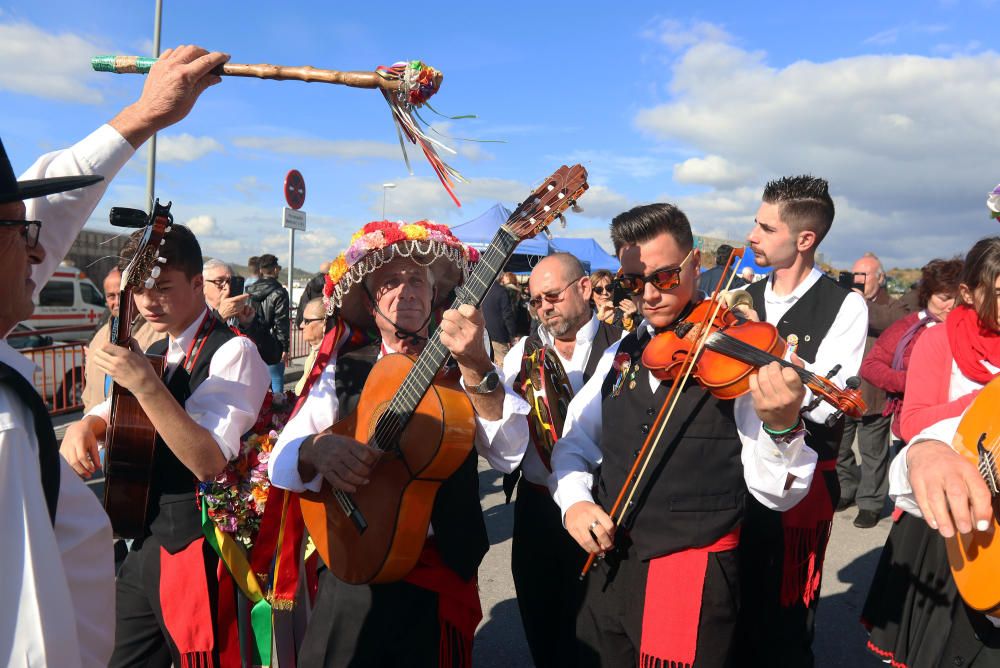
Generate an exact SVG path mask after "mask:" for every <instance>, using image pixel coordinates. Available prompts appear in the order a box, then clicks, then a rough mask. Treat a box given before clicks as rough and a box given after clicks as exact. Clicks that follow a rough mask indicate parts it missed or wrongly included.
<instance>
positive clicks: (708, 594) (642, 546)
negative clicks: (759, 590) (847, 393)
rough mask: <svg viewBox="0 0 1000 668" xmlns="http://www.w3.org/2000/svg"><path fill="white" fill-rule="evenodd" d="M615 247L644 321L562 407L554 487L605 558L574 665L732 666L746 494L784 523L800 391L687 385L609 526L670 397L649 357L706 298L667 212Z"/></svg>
mask: <svg viewBox="0 0 1000 668" xmlns="http://www.w3.org/2000/svg"><path fill="white" fill-rule="evenodd" d="M611 238H612V241H613V242H614V245H615V251H616V253H617V255H618V259H619V260H620V261H621V264H622V274H623V276H622V278H621V284H622V285H623V287H625V288H627V289H628V290H630V291H631V292H632V293H633V294H634V295H635V296H637V297H639V298H640V299H641V311H642V313H643V315H644V317H645V320H643V322H642V323H640V325H639V327H638V328H637V329H636V331H635V332H633V333H631V334H629V335H628V336H626V337H625V338H623V339H622V340H621V341H620V342H618V343H616V344H614V345H612V346H610V347H609V348H608V349H607V350H606V351H605V353H604V355H603V356H602V358H601V361H600V362H599V363H598V365H597V368H596V369H595V371H594V374H593V377H592V378H591V380H590V381H589V382H588V383H587V384H586V385H584V386H583V389H581V390H580V392H579V393H578V394H577V395H576V396H575V397H574V398H573V401H572V402H571V403H570V405H569V410H568V415H567V418H566V426H565V429H564V432H563V437H562V439H561V440H559V441H558V442H557V443H556V445H555V449H554V451H553V454H552V469H553V475H552V477H551V479H550V488H551V489H552V490H553V497H554V498H555V500H556V502H557V503H558V504H559V507H560V509H561V511H562V513H563V522H564V525H565V527H566V530H567V531H568V532H569V533H570V535H571V536H572V537H573V538H574V539H575V540H576V542H577V543H579V545H580V546H581V547H582V548H583V549H584V550H586V551H587V552H589V553H592V554H599V555H603V559H600V560H598V561H597V562H596V563H597V564H598V565H597V567H596V568H595V569H594V570H592V571H591V572H590V573H589V575H587V582H586V592H585V594H584V602H583V607H582V609H581V611H580V615H579V617H578V618H577V636H578V654H577V657H576V658H577V665H579V666H628V665H632V666H634V665H654V664H655V665H664V666H667V665H694V666H699V667H715V666H719V667H721V666H729V665H734V664H735V663H738V661H737V655H736V654H735V651H734V643H735V638H736V619H737V612H738V598H737V597H738V592H739V588H740V586H741V582H745V580H746V579H748V578H741V576H740V570H739V567H738V566H739V564H738V561H739V556H738V550H737V546H738V544H739V535H740V526H741V524H742V522H743V514H744V511H745V508H746V504H747V502H748V497H749V496H751V495H752V496H753V497H755V498H757V499H759V500H760V501H761V503H764V504H766V505H767V506H768V507H770V508H774V509H776V510H787V509H789V508H791V507H792V506H794V505H795V504H796V503H797V502H798V501H799V500H800V499H801V498H802V497H803V496H804V495H805V492H806V490H807V489H808V488H809V482H810V481H811V479H812V474H813V470H814V465H815V461H816V454H815V452H813V451H812V450H810V449H809V448H808V447H806V446H805V443H804V439H803V430H802V429H801V422H800V420H799V415H798V410H799V407H800V405H801V402H802V398H803V396H804V392H805V390H804V388H803V386H802V383H801V381H800V380H799V378H798V375H797V374H796V373H795V372H794V371H792V370H791V369H786V368H782V367H781V366H780V365H778V364H777V363H773V364H771V365H769V366H766V367H762V368H761V369H759V370H758V372H757V373H756V374H754V375H753V376H751V379H750V387H751V393H750V394H749V395H745V396H742V397H739V398H738V399H736V400H728V401H724V400H720V399H716V398H714V397H712V396H711V395H709V394H708V392H707V391H706V390H704V389H703V388H701V387H700V386H699V385H698V384H697V383H695V382H693V381H689V382H688V383H687V384H686V385H685V386H684V387H683V389H682V390H681V391H680V392H679V393H678V394H677V395H676V396H677V397H678V399H677V403H676V406H675V408H674V410H673V414H672V417H671V418H670V419H669V420H668V421H667V422H666V427H665V430H664V431H663V435H662V437H660V438H658V439H657V447H656V449H655V450H654V451H653V454H652V455H651V456H650V458H649V459H648V460H647V461H648V462H649V466H648V468H647V469H646V472H645V474H644V476H643V478H642V481H641V482H640V484H639V486H638V489H637V493H636V494H635V496H634V497H633V500H632V501H631V502H630V503H629V504H628V505H626V506H625V513H624V517H623V518H622V522H621V525H620V526H616V522H615V521H613V520H612V518H611V517H610V516H609V514H608V513H609V512H610V510H611V508H612V506H613V505H614V503H615V499H616V498H617V496H618V494H619V491H620V490H622V489H623V488H624V487H625V486H626V481H627V477H628V473H629V471H630V470H631V468H632V466H633V464H634V463H635V461H636V458H637V456H638V453H639V451H640V450H641V449H642V447H643V445H644V443H645V442H646V441H647V438H650V436H649V435H650V434H654V437H655V434H656V433H657V432H658V431H659V430H658V429H657V428H656V424H655V423H656V422H657V415H658V414H660V412H661V410H663V409H664V404H665V401H666V398H667V395H668V393H669V391H670V389H671V383H668V382H661V381H659V380H657V379H656V378H655V377H654V376H653V375H652V374H651V373H650V372H649V371H648V370H647V369H646V368H645V365H644V364H643V362H642V356H643V352H644V350H645V348H646V346H647V344H648V343H649V341H650V340H651V337H652V336H654V335H656V334H657V333H660V332H663V331H666V330H668V329H670V328H671V327H673V326H675V325H676V324H677V323H678V321H679V320H681V319H683V317H684V316H685V314H686V313H687V312H689V310H690V308H691V307H692V306H693V304H694V303H695V302H696V301H697V300H699V299H700V294H701V293H700V292H699V291H698V289H697V286H698V266H699V263H700V256H699V252H698V250H697V249H695V248H694V243H693V242H694V239H693V235H692V233H691V226H690V224H689V223H688V220H687V217H686V216H685V215H684V213H683V212H682V211H681V210H680V209H678V208H677V207H675V206H673V205H671V204H649V205H645V206H640V207H636V208H634V209H632V210H630V211H626V212H625V213H622V214H620V215H619V216H617V217H616V218H615V219H614V220H613V221H612V223H611ZM748 492H749V493H748ZM750 577H753V576H752V575H751V576H750Z"/></svg>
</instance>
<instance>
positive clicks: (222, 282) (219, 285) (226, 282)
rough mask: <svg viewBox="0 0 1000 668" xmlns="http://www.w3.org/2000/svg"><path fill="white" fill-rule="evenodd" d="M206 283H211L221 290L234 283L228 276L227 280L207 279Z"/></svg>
mask: <svg viewBox="0 0 1000 668" xmlns="http://www.w3.org/2000/svg"><path fill="white" fill-rule="evenodd" d="M205 282H206V283H211V284H212V285H214V286H215V287H217V288H218V289H219V290H221V289H222V288H224V287H226V286H227V285H230V284H231V283H232V282H233V277H232V276H228V277H226V278H207V279H205Z"/></svg>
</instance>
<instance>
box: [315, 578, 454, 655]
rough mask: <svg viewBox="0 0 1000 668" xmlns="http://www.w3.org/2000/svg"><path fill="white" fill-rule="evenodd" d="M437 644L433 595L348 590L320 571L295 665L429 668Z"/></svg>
mask: <svg viewBox="0 0 1000 668" xmlns="http://www.w3.org/2000/svg"><path fill="white" fill-rule="evenodd" d="M440 642H441V633H440V624H439V623H438V595H437V594H436V593H434V592H432V591H429V590H427V589H424V588H422V587H417V586H416V585H412V584H410V583H408V582H393V583H390V584H378V585H350V584H347V583H345V582H341V581H340V580H338V579H337V578H336V577H334V576H333V574H332V573H330V571H328V570H327V569H325V568H324V569H322V571H321V572H320V575H319V591H318V592H317V594H316V603H315V605H314V606H313V610H312V616H311V617H310V618H309V626H308V627H307V628H306V635H305V638H303V640H302V649H301V651H300V652H299V661H298V665H300V666H308V667H309V668H319V667H320V666H323V667H325V668H335V667H336V668H341V667H345V666H350V667H351V668H361V667H364V668H369V667H373V668H374V667H376V666H381V667H384V668H395V667H396V666H399V667H401V668H402V667H405V666H412V667H413V668H435V667H436V666H437V665H438V656H439V649H440Z"/></svg>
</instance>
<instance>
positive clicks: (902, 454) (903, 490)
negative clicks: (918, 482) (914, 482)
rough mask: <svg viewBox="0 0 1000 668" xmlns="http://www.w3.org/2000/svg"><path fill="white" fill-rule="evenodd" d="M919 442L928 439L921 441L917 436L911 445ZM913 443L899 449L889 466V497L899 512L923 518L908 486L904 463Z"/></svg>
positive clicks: (908, 473) (905, 464)
mask: <svg viewBox="0 0 1000 668" xmlns="http://www.w3.org/2000/svg"><path fill="white" fill-rule="evenodd" d="M921 440H923V441H926V440H930V439H926V438H924V439H921V438H920V437H919V436H918V437H917V438H916V439H914V440H913V443H919V442H920V441H921ZM913 443H911V444H910V445H907V446H906V447H904V448H903V449H901V450H900V451H899V453H898V454H897V455H896V456H895V457H894V458H893V460H892V463H891V464H889V497H890V498H891V499H892V500H893V502H894V503H895V504H896V507H897V508H899V509H900V510H902V511H904V512H907V513H909V514H911V515H913V516H915V517H923V516H924V515H923V513H921V512H920V506H919V505H917V498H916V497H915V496H914V495H913V487H911V486H910V469H909V467H908V465H907V463H906V456H907V454H909V452H910V446H911V445H913Z"/></svg>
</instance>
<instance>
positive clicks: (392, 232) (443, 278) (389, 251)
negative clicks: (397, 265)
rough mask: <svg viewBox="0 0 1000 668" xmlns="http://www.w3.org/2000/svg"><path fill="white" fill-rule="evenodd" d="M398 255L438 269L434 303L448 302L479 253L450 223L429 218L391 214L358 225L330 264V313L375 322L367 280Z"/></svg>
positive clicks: (326, 290) (358, 323)
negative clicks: (392, 216)
mask: <svg viewBox="0 0 1000 668" xmlns="http://www.w3.org/2000/svg"><path fill="white" fill-rule="evenodd" d="M397 257H408V258H411V259H412V260H413V261H414V262H416V263H417V264H420V265H425V266H429V267H430V268H431V271H432V272H434V288H435V298H434V304H433V308H438V307H440V306H443V305H445V303H446V301H447V300H448V298H449V296H450V294H451V291H452V289H453V288H454V287H455V286H457V285H459V284H460V283H462V281H463V280H464V279H465V276H466V275H467V274H468V273H469V270H470V268H471V266H472V265H473V264H475V262H476V261H477V260H478V259H479V252H478V251H476V249H475V248H471V247H469V246H466V245H465V244H463V243H462V242H461V241H459V240H458V238H457V237H456V236H455V235H454V234H452V233H451V230H450V229H449V228H448V226H447V225H437V224H435V223H432V222H430V221H427V220H418V221H417V222H415V223H404V222H390V221H387V220H381V221H375V222H372V223H368V224H367V225H365V226H364V227H362V228H361V229H360V230H358V231H357V232H356V233H355V234H354V236H353V237H351V243H350V245H349V246H348V247H347V250H345V251H344V252H343V253H341V254H340V255H338V256H337V259H335V260H334V261H333V262H332V263H331V264H330V271H329V273H328V274H327V275H326V285H325V286H324V287H323V301H324V303H325V304H326V312H327V315H332V314H333V313H334V312H335V311H339V312H340V315H341V317H343V318H344V320H346V321H347V322H348V323H350V324H351V325H354V326H355V327H362V328H371V327H373V326H374V325H375V320H374V318H373V317H372V314H371V311H370V310H369V309H370V306H369V301H368V296H367V295H366V294H365V289H364V286H363V285H362V281H363V280H364V279H365V277H366V276H368V275H370V274H371V273H372V272H374V271H375V270H377V269H378V268H379V267H381V266H383V265H384V264H387V263H388V262H389V261H391V260H393V259H394V258H397Z"/></svg>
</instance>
